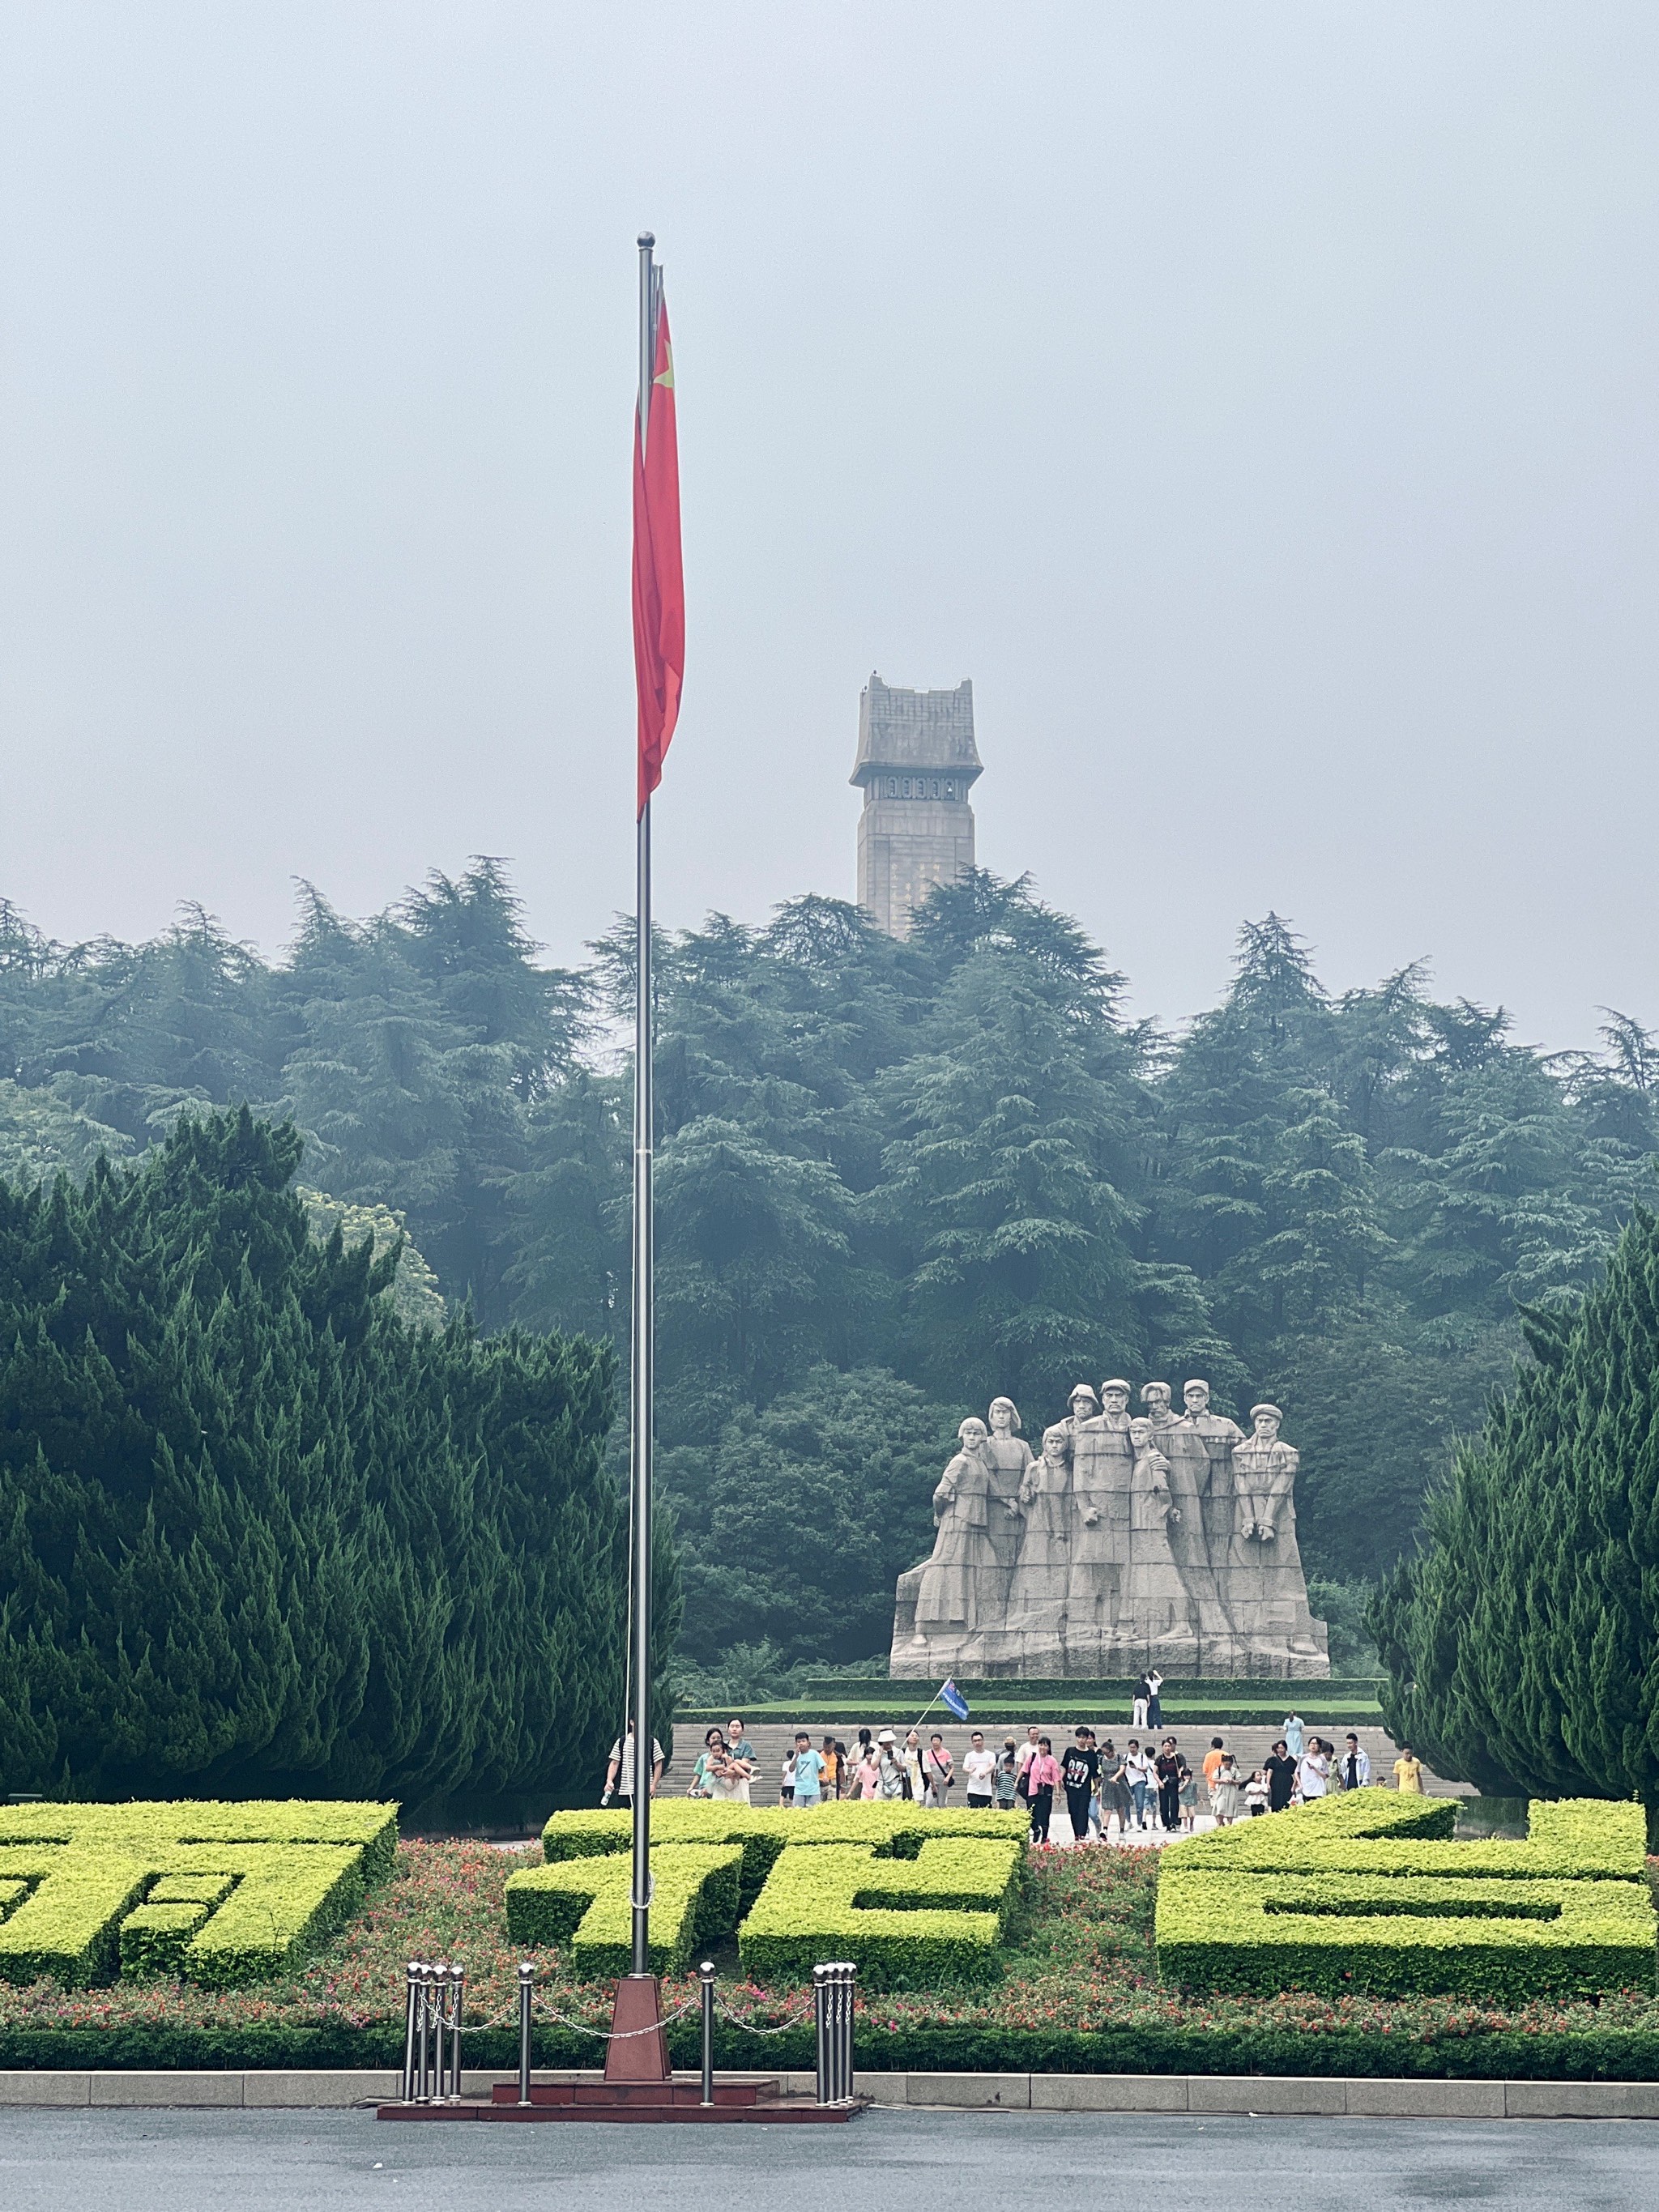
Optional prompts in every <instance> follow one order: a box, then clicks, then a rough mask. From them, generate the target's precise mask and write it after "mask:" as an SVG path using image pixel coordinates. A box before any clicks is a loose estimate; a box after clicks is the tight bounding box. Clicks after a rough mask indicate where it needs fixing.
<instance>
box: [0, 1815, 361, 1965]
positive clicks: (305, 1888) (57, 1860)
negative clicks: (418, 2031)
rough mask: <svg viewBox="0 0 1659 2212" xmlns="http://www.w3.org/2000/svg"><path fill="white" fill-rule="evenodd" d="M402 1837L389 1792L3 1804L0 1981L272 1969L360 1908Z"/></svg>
mask: <svg viewBox="0 0 1659 2212" xmlns="http://www.w3.org/2000/svg"><path fill="white" fill-rule="evenodd" d="M397 1838H398V1827H397V1808H396V1807H395V1806H391V1805H378V1804H357V1805H353V1804H339V1803H319V1804H313V1803H308V1802H305V1801H295V1802H291V1803H282V1804H248V1805H231V1804H193V1803H186V1804H180V1805H168V1804H148V1805H147V1804H137V1805H18V1806H11V1807H8V1808H4V1809H0V1884H3V1886H4V1887H6V1888H8V1889H9V1891H10V1893H11V1894H12V1896H13V1897H14V1898H15V1899H17V1900H18V1901H17V1902H16V1903H15V1909H14V1910H12V1911H10V1912H9V1914H8V1915H7V1917H6V1918H5V1919H4V1920H3V1921H0V1980H3V1981H9V1982H19V1983H28V1982H33V1981H40V1980H42V1979H52V1980H56V1981H60V1982H64V1983H67V1984H70V1985H71V1986H75V1985H78V1984H84V1983H87V1982H92V1981H100V1980H106V1979H109V1978H112V1976H113V1975H114V1974H115V1972H117V1970H118V1968H119V1969H120V1970H122V1971H125V1972H131V1973H139V1974H160V1973H166V1974H171V1975H174V1976H180V1977H183V1978H186V1979H188V1980H191V1981H195V1982H198V1983H201V1984H204V1985H205V1986H206V1987H209V1988H213V1989H233V1988H236V1987H238V1986H240V1984H244V1983H247V1982H252V1981H261V1980H267V1979H269V1978H271V1977H273V1976H274V1975H276V1974H279V1973H281V1972H283V1970H284V1969H285V1968H287V1967H288V1966H290V1965H292V1964H293V1963H294V1962H295V1960H297V1959H298V1958H299V1957H300V1956H301V1954H303V1953H304V1952H305V1951H306V1950H307V1949H308V1948H310V1947H311V1946H312V1945H313V1943H315V1942H317V1941H318V1940H319V1938H320V1937H322V1936H325V1935H326V1934H328V1933H329V1932H330V1931H331V1929H334V1928H336V1927H337V1926H338V1925H339V1924H340V1923H341V1922H342V1921H343V1920H344V1919H346V1918H347V1917H349V1915H350V1914H351V1913H352V1912H354V1911H356V1909H357V1907H358V1906H359V1905H361V1904H362V1899H363V1896H364V1893H365V1889H366V1887H368V1884H369V1883H371V1882H372V1881H378V1880H379V1879H380V1878H381V1877H382V1876H383V1875H385V1874H386V1873H388V1872H389V1871H390V1869H391V1866H392V1857H393V1854H394V1852H395V1850H396V1848H397ZM21 1889H26V1890H27V1894H26V1895H21V1894H20V1890H21ZM129 1930H130V1931H131V1932H130V1933H129V1932H128V1931H129Z"/></svg>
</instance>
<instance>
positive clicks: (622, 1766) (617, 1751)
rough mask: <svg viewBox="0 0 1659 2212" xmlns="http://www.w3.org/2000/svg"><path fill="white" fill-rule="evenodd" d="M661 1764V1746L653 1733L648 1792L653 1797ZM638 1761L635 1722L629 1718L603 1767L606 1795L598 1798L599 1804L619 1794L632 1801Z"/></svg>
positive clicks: (662, 1763) (660, 1771)
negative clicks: (607, 1761) (606, 1764)
mask: <svg viewBox="0 0 1659 2212" xmlns="http://www.w3.org/2000/svg"><path fill="white" fill-rule="evenodd" d="M664 1764H665V1762H664V1759H663V1755H662V1746H661V1745H660V1744H659V1742H658V1741H657V1739H656V1737H655V1736H653V1737H652V1739H651V1795H652V1796H653V1797H654V1796H656V1794H657V1784H659V1782H660V1781H661V1780H662V1770H663V1766H664ZM639 1765H640V1762H639V1759H638V1757H637V1755H636V1751H635V1743H634V1723H632V1721H630V1722H629V1724H628V1733H627V1735H625V1736H623V1738H621V1739H620V1741H617V1742H616V1743H613V1744H612V1745H611V1763H610V1765H608V1766H607V1767H606V1769H605V1795H604V1796H602V1797H601V1798H600V1800H599V1802H600V1804H601V1805H608V1804H609V1803H610V1802H611V1799H612V1798H613V1797H615V1796H618V1795H620V1796H622V1797H623V1800H624V1801H625V1802H627V1803H628V1804H629V1805H631V1804H632V1803H633V1802H634V1792H635V1790H637V1789H638V1787H639Z"/></svg>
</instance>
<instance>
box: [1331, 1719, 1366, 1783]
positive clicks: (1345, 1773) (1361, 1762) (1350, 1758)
mask: <svg viewBox="0 0 1659 2212" xmlns="http://www.w3.org/2000/svg"><path fill="white" fill-rule="evenodd" d="M1338 1771H1339V1773H1340V1778H1341V1782H1342V1787H1343V1788H1344V1789H1345V1790H1363V1789H1364V1787H1365V1784H1367V1783H1368V1782H1369V1781H1370V1778H1371V1759H1370V1753H1369V1752H1367V1751H1362V1750H1361V1749H1360V1747H1359V1738H1358V1736H1357V1735H1355V1734H1354V1732H1353V1730H1352V1729H1349V1730H1348V1734H1347V1740H1346V1743H1345V1745H1344V1747H1343V1752H1342V1764H1341V1766H1340V1769H1339V1770H1338Z"/></svg>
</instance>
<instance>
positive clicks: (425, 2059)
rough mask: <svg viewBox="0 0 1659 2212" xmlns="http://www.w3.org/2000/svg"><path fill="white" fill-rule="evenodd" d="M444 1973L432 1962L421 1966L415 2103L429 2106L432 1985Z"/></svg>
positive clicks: (430, 2095)
mask: <svg viewBox="0 0 1659 2212" xmlns="http://www.w3.org/2000/svg"><path fill="white" fill-rule="evenodd" d="M440 1972H442V1969H441V1967H439V1966H434V1965H433V1964H432V1963H431V1961H430V1960H423V1961H422V1966H421V1983H420V2017H419V2021H418V2022H417V2031H418V2034H419V2038H420V2060H419V2071H418V2073H417V2074H416V2086H415V2101H416V2104H417V2105H429V2104H430V2103H431V2101H432V1984H433V1978H434V1976H435V1975H436V1974H438V1973H440Z"/></svg>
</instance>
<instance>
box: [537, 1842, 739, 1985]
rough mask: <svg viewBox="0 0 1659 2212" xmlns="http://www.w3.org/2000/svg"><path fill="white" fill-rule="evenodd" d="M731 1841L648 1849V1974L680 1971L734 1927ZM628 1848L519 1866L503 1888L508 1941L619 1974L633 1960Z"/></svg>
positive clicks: (584, 1969)
mask: <svg viewBox="0 0 1659 2212" xmlns="http://www.w3.org/2000/svg"><path fill="white" fill-rule="evenodd" d="M742 1859H743V1850H742V1847H741V1845H740V1844H664V1845H662V1847H661V1848H660V1849H659V1850H653V1852H652V1854H651V1885H652V1887H651V1971H652V1972H653V1974H678V1973H683V1972H684V1971H685V1969H686V1968H687V1967H688V1966H690V1965H691V1964H692V1962H693V1958H694V1954H696V1951H697V1949H698V1948H699V1947H700V1946H707V1945H708V1944H709V1943H712V1942H715V1941H717V1940H718V1939H719V1938H720V1936H729V1935H730V1934H731V1932H732V1929H734V1928H735V1927H736V1926H737V1924H738V1868H739V1866H740V1864H741V1863H742ZM633 1878H634V1861H633V1857H632V1855H631V1853H629V1852H624V1851H611V1852H606V1853H605V1854H603V1855H598V1854H593V1853H587V1854H585V1855H584V1856H583V1857H580V1858H569V1859H556V1860H554V1861H553V1862H552V1863H550V1865H547V1866H538V1867H526V1868H525V1869H523V1870H522V1871H521V1872H520V1873H518V1874H515V1875H512V1876H511V1877H510V1878H509V1880H508V1881H507V1934H508V1935H509V1936H511V1937H512V1938H513V1942H515V1943H520V1944H526V1945H532V1946H533V1945H538V1944H544V1943H545V1944H557V1945H558V1946H559V1947H560V1948H562V1949H565V1950H567V1951H568V1955H569V1959H570V1962H571V1964H572V1966H574V1968H575V1970H576V1972H578V1973H580V1974H592V1976H594V1977H595V1978H600V1977H605V1976H609V1975H611V1974H625V1973H627V1972H628V1971H629V1966H630V1965H631V1963H632V1960H633V1936H634V1911H633Z"/></svg>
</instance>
